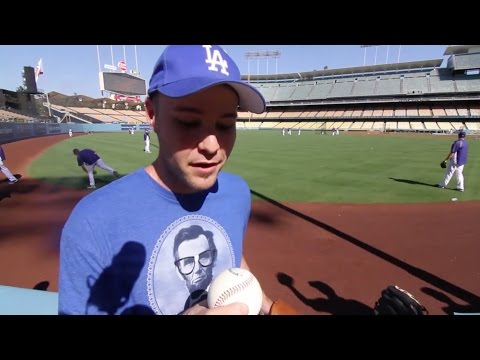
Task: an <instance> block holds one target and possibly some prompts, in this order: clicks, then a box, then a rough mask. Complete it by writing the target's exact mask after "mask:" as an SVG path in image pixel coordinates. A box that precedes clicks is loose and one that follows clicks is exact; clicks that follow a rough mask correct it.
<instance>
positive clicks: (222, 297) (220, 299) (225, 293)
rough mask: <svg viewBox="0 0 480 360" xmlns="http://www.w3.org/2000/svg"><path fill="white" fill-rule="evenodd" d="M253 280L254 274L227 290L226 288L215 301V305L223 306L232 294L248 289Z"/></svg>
mask: <svg viewBox="0 0 480 360" xmlns="http://www.w3.org/2000/svg"><path fill="white" fill-rule="evenodd" d="M252 282H253V276H252V275H250V276H249V277H248V278H247V279H245V281H243V282H241V283H239V284H237V285H235V286H233V287H230V288H228V289H226V290H224V291H223V292H222V293H221V294H220V295H219V296H218V298H217V300H216V301H215V305H214V306H213V307H217V306H222V305H223V303H224V302H225V301H226V300H227V299H228V298H229V297H230V296H233V295H235V294H237V293H239V292H241V291H243V290H244V289H246V288H247V287H248V286H250V284H251V283H252Z"/></svg>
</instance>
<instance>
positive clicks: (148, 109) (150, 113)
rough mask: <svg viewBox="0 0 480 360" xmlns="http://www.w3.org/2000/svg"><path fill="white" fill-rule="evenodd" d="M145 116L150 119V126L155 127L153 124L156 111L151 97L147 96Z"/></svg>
mask: <svg viewBox="0 0 480 360" xmlns="http://www.w3.org/2000/svg"><path fill="white" fill-rule="evenodd" d="M145 116H146V117H147V119H148V123H149V125H150V126H152V127H153V123H154V122H155V119H154V117H155V110H154V108H153V103H152V99H150V96H147V99H146V100H145Z"/></svg>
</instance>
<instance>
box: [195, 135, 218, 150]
mask: <svg viewBox="0 0 480 360" xmlns="http://www.w3.org/2000/svg"><path fill="white" fill-rule="evenodd" d="M198 148H199V149H200V151H202V152H206V153H209V154H215V153H216V152H217V151H218V150H219V149H220V144H219V143H218V140H217V137H216V136H215V135H213V134H210V135H207V137H205V139H203V140H202V141H201V142H200V143H199V144H198Z"/></svg>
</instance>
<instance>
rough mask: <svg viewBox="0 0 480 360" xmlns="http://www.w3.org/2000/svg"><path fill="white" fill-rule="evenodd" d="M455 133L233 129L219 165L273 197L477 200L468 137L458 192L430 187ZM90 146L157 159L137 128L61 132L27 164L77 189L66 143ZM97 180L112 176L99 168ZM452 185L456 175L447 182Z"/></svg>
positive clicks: (116, 161)
mask: <svg viewBox="0 0 480 360" xmlns="http://www.w3.org/2000/svg"><path fill="white" fill-rule="evenodd" d="M454 139H456V137H455V136H440V135H437V136H430V137H424V136H412V137H407V136H402V135H400V136H397V135H388V136H373V135H352V134H348V135H346V134H342V135H340V136H331V135H317V134H314V133H313V132H307V131H304V132H302V134H301V135H300V136H298V135H297V133H296V132H294V133H292V135H291V136H282V135H281V132H280V131H238V135H237V143H236V146H235V149H234V151H233V153H232V155H231V157H230V160H229V162H228V164H227V166H226V167H225V170H227V171H230V172H233V173H236V174H239V175H241V176H242V177H243V178H244V179H245V180H246V181H247V182H248V183H249V185H250V187H251V189H252V190H254V191H256V192H258V193H260V194H262V195H264V196H267V197H269V198H272V199H275V200H277V201H310V202H313V201H320V202H353V203H359V202H360V203H371V202H375V203H392V202H395V203H408V202H432V201H450V200H451V199H452V198H457V199H458V200H459V201H462V200H480V182H479V178H480V166H479V159H480V140H476V139H474V138H473V137H469V136H467V140H468V141H469V145H470V151H469V162H468V164H467V166H466V167H465V170H464V175H465V179H466V182H465V189H466V191H465V192H464V193H460V192H458V191H455V190H449V189H446V190H443V189H438V188H436V187H434V186H432V185H434V184H436V183H437V182H439V181H440V180H441V179H442V178H443V174H444V171H443V169H440V166H439V163H440V161H441V160H442V159H443V158H444V157H445V156H446V155H447V153H448V150H449V147H450V144H451V143H452V141H453V140H454ZM74 147H78V148H86V147H89V148H93V149H95V150H97V152H98V153H99V154H100V155H101V156H102V158H103V160H104V161H105V162H106V163H107V164H109V165H111V166H112V167H114V168H116V169H117V170H118V171H119V172H120V173H121V174H126V173H129V172H131V171H132V170H134V169H137V168H139V167H142V166H145V165H147V164H149V163H150V162H151V161H153V160H154V159H155V157H156V152H157V149H158V142H157V139H156V137H154V136H152V142H151V150H152V153H151V154H146V153H144V152H143V134H142V133H137V134H135V135H133V136H132V135H129V134H127V133H118V134H101V133H98V134H93V135H85V136H80V137H74V138H71V139H70V138H67V139H66V140H65V141H63V142H62V143H59V144H57V145H55V146H53V147H52V148H50V149H48V150H47V151H46V152H45V153H44V154H42V155H41V156H40V157H39V158H38V159H37V160H36V161H35V162H34V163H33V164H32V166H31V168H30V169H29V171H30V174H31V175H32V176H33V177H36V178H40V179H42V180H44V181H48V182H52V183H57V184H62V185H64V186H71V187H75V188H84V187H85V186H86V185H87V178H86V174H85V173H84V172H83V171H82V170H81V169H80V168H79V167H78V166H77V164H76V160H75V157H74V156H73V154H72V149H73V148H74ZM96 179H97V186H102V185H104V184H106V183H108V182H110V181H112V178H111V176H110V175H109V174H108V173H106V172H104V171H103V170H101V169H98V174H97V176H96ZM455 186H456V183H455V178H453V179H452V180H451V182H450V184H449V187H450V188H451V189H454V188H455Z"/></svg>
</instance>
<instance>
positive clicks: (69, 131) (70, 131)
mask: <svg viewBox="0 0 480 360" xmlns="http://www.w3.org/2000/svg"><path fill="white" fill-rule="evenodd" d="M68 136H69V137H72V136H73V132H72V129H68Z"/></svg>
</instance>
